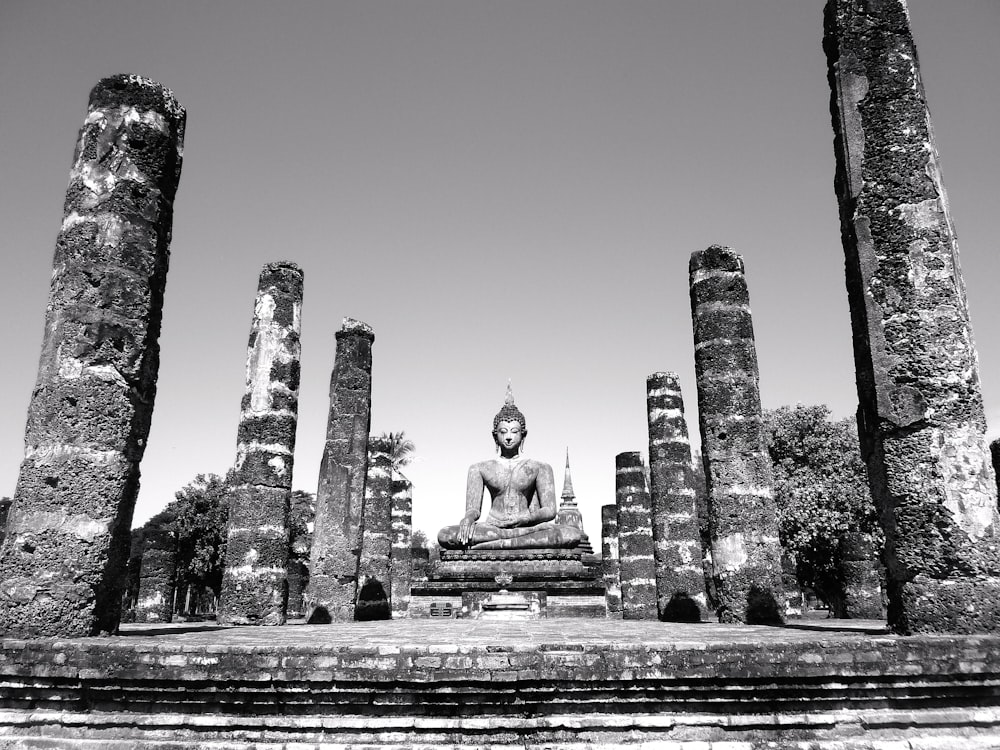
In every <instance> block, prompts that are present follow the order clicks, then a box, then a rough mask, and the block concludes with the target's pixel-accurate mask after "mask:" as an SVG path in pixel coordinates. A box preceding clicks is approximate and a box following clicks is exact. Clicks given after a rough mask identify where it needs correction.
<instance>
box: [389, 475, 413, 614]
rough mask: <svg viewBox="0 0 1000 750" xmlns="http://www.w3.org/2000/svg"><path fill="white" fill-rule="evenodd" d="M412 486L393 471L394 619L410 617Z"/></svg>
mask: <svg viewBox="0 0 1000 750" xmlns="http://www.w3.org/2000/svg"><path fill="white" fill-rule="evenodd" d="M412 543H413V485H412V484H411V483H410V480H408V479H406V478H405V477H404V476H403V475H401V474H399V473H397V472H393V474H392V550H391V552H390V554H389V580H390V582H391V586H392V589H391V591H390V592H389V602H390V604H391V605H392V619H394V620H398V619H401V618H403V617H407V616H408V614H409V608H410V579H411V576H412V570H413V550H412V549H411V545H412Z"/></svg>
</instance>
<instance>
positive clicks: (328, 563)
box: [306, 318, 375, 623]
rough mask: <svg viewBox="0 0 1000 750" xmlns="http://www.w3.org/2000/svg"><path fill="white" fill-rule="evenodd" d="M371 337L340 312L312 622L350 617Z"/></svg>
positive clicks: (312, 573) (309, 598)
mask: <svg viewBox="0 0 1000 750" xmlns="http://www.w3.org/2000/svg"><path fill="white" fill-rule="evenodd" d="M374 341H375V334H374V332H373V331H372V329H371V327H369V326H368V325H367V324H366V323H362V322H361V321H360V320H354V319H353V318H345V319H344V324H343V327H342V328H341V329H340V330H339V331H337V354H336V358H335V360H334V363H333V375H332V376H331V378H330V417H329V421H328V422H327V427H326V445H325V446H324V448H323V458H322V460H321V461H320V467H319V487H318V488H317V491H316V521H315V525H314V528H313V546H312V552H311V555H310V565H309V586H308V587H307V589H306V611H307V612H308V613H309V614H308V620H309V622H312V623H323V622H331V621H333V620H338V621H344V620H353V619H354V602H355V597H356V596H357V593H358V556H359V554H360V551H361V511H362V507H363V506H364V495H365V475H366V472H367V470H368V429H369V426H370V424H371V400H372V343H373V342H374Z"/></svg>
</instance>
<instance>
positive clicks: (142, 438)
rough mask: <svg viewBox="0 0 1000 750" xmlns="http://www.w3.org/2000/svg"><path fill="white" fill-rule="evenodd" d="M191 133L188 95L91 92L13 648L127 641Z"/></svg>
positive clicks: (10, 631) (15, 564)
mask: <svg viewBox="0 0 1000 750" xmlns="http://www.w3.org/2000/svg"><path fill="white" fill-rule="evenodd" d="M184 121H185V113H184V109H183V108H182V107H181V106H180V104H178V103H177V100H176V99H175V98H174V95H173V94H172V93H171V92H170V91H168V90H167V89H165V88H164V87H163V86H161V85H160V84H158V83H155V82H153V81H150V80H148V79H146V78H140V77H138V76H127V75H118V76H112V77H110V78H105V79H103V80H102V81H100V82H99V83H98V84H97V85H96V86H95V87H94V89H93V91H91V92H90V104H89V107H88V114H87V119H86V121H85V122H84V125H83V128H82V129H81V130H80V136H79V140H78V141H77V145H76V152H75V154H74V156H73V167H72V169H71V171H70V177H69V187H68V188H67V189H66V201H65V204H64V213H63V222H62V228H61V230H60V232H59V236H58V238H57V239H56V251H55V259H54V262H53V273H52V282H51V288H50V291H49V302H48V307H47V309H46V314H45V334H44V338H43V340H42V353H41V358H40V361H39V365H38V380H37V381H36V383H35V389H34V392H33V394H32V398H31V404H30V406H29V407H28V424H27V428H26V430H25V450H24V461H23V462H22V463H21V470H20V474H19V475H18V480H17V488H16V490H15V492H14V501H13V505H12V508H11V511H10V518H9V520H8V525H7V536H6V538H5V540H4V543H3V546H2V548H0V632H2V633H5V634H6V635H11V636H13V635H22V636H83V635H97V634H98V633H102V632H114V631H115V630H117V628H118V622H119V618H120V612H121V607H120V602H121V595H122V588H123V585H124V581H125V569H126V565H127V562H128V551H129V541H130V540H129V527H130V526H131V523H132V511H133V508H134V506H135V499H136V493H137V492H138V489H139V461H140V460H141V459H142V454H143V451H144V449H145V447H146V438H147V436H148V434H149V423H150V418H151V417H152V412H153V399H154V397H155V395H156V376H157V370H158V368H159V345H158V339H159V335H160V320H161V316H162V308H163V291H164V287H165V284H166V278H167V265H168V260H169V250H168V247H169V244H170V231H171V225H172V223H173V204H174V195H175V193H176V191H177V182H178V180H179V178H180V173H181V156H182V153H183V143H184Z"/></svg>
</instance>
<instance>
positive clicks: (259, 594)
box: [218, 262, 303, 625]
mask: <svg viewBox="0 0 1000 750" xmlns="http://www.w3.org/2000/svg"><path fill="white" fill-rule="evenodd" d="M302 281H303V277H302V270H301V269H300V268H299V267H298V266H297V265H295V264H294V263H287V262H279V263H268V264H267V265H266V266H264V268H263V270H262V271H261V272H260V281H259V283H258V285H257V299H256V302H255V303H254V312H253V323H252V325H251V327H250V343H249V345H248V347H247V368H246V393H245V394H244V396H243V403H242V405H241V410H240V426H239V431H238V434H237V438H236V466H235V470H234V474H233V484H232V488H231V490H230V505H229V524H228V528H227V542H226V559H225V563H224V568H223V576H222V593H221V595H220V596H219V610H218V620H219V622H220V623H222V624H231V625H282V624H284V622H285V615H286V606H287V603H288V579H287V574H288V569H287V563H288V545H289V538H288V503H289V497H290V495H291V494H292V467H293V463H294V457H295V427H296V425H297V424H298V411H299V360H300V357H301V345H300V341H299V335H300V333H301V330H302V323H301V318H302Z"/></svg>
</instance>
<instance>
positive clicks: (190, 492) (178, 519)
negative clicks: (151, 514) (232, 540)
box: [157, 474, 229, 596]
mask: <svg viewBox="0 0 1000 750" xmlns="http://www.w3.org/2000/svg"><path fill="white" fill-rule="evenodd" d="M228 489H229V484H228V482H227V479H224V478H223V477H220V476H219V475H217V474H199V475H198V476H196V477H195V478H194V480H193V481H191V482H190V483H189V484H187V485H186V486H184V487H182V488H181V489H180V490H178V491H177V492H176V493H175V495H174V497H175V498H176V500H174V501H173V502H172V503H170V505H168V506H167V508H166V509H165V510H164V511H163V513H161V514H160V515H161V516H163V515H166V516H167V517H169V516H170V515H172V516H173V520H172V521H171V522H170V525H171V526H172V530H173V531H174V533H175V534H176V535H177V584H178V587H181V586H195V587H199V588H200V587H207V588H210V589H212V591H214V592H215V595H216V596H218V595H219V593H220V592H221V590H222V565H223V562H224V561H225V557H226V523H227V522H228V520H229V494H228ZM158 517H159V516H158ZM158 517H157V518H158Z"/></svg>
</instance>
